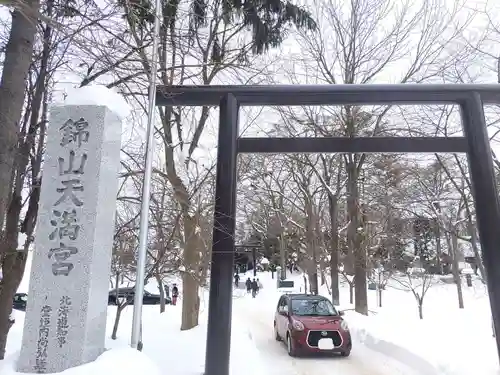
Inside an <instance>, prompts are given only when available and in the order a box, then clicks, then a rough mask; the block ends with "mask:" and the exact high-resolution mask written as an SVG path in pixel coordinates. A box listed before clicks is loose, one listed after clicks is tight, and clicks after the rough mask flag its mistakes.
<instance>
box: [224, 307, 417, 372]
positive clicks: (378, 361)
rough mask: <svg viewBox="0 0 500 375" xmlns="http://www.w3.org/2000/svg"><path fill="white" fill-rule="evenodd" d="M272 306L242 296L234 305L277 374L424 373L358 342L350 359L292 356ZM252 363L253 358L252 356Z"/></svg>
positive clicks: (265, 360) (236, 314)
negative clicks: (278, 333)
mask: <svg viewBox="0 0 500 375" xmlns="http://www.w3.org/2000/svg"><path fill="white" fill-rule="evenodd" d="M270 311H272V310H270V309H269V307H263V306H262V305H259V301H258V298H257V299H255V300H253V299H251V298H241V299H240V298H239V299H237V300H236V301H235V303H234V306H233V319H235V320H236V319H237V320H238V321H240V322H241V323H240V324H245V325H246V326H247V328H248V335H249V336H250V338H251V339H252V340H253V341H254V342H255V345H256V346H257V348H258V350H259V351H260V353H261V357H262V358H261V360H262V361H263V364H264V366H265V367H267V368H270V369H273V371H272V372H273V374H277V375H285V374H286V375H333V374H341V375H421V374H417V373H416V372H415V371H412V370H410V369H408V368H406V366H404V365H403V364H400V363H399V362H396V361H394V360H392V359H390V358H387V357H386V356H384V355H381V354H378V353H376V352H374V351H372V350H370V349H368V348H366V347H364V346H363V345H362V344H361V343H357V342H354V343H353V350H352V352H351V356H350V357H349V358H342V357H319V358H318V357H312V358H307V357H305V358H304V357H302V358H291V357H289V356H288V354H287V352H286V348H285V347H284V344H282V343H279V342H276V340H275V339H274V336H273V316H272V313H271V314H270ZM250 362H251V359H250Z"/></svg>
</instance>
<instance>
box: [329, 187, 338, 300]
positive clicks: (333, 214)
mask: <svg viewBox="0 0 500 375" xmlns="http://www.w3.org/2000/svg"><path fill="white" fill-rule="evenodd" d="M328 212H329V214H330V227H331V229H330V280H331V288H332V302H333V304H334V305H335V306H338V305H340V288H339V272H338V269H339V249H338V248H339V228H338V197H337V196H336V195H333V194H328Z"/></svg>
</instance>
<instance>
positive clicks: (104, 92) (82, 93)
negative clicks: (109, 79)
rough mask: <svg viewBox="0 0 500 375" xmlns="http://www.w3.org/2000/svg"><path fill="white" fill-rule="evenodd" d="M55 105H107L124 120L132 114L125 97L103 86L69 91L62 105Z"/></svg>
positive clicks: (91, 86) (90, 86)
mask: <svg viewBox="0 0 500 375" xmlns="http://www.w3.org/2000/svg"><path fill="white" fill-rule="evenodd" d="M54 104H55V105H105V106H106V107H108V108H109V109H110V110H111V111H112V112H114V113H115V114H116V115H118V116H119V117H120V118H121V119H122V120H123V119H125V118H126V117H127V116H128V115H129V114H130V112H131V107H130V106H129V105H128V103H127V102H126V101H125V99H124V98H123V96H121V95H120V94H118V93H117V92H115V91H114V90H112V89H108V88H107V87H105V86H102V85H89V86H84V87H80V88H74V89H71V90H69V91H68V95H67V97H66V98H65V99H64V101H63V102H62V103H54Z"/></svg>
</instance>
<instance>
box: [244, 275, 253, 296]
mask: <svg viewBox="0 0 500 375" xmlns="http://www.w3.org/2000/svg"><path fill="white" fill-rule="evenodd" d="M245 286H246V287H247V293H248V294H250V292H251V291H252V280H250V278H248V279H247V281H245Z"/></svg>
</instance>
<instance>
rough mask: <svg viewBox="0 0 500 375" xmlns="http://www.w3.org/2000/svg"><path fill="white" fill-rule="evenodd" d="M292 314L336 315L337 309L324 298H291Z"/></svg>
mask: <svg viewBox="0 0 500 375" xmlns="http://www.w3.org/2000/svg"><path fill="white" fill-rule="evenodd" d="M292 314H293V315H299V316H336V315H338V312H337V310H335V307H333V305H332V303H331V302H330V301H328V300H326V299H312V298H307V299H292Z"/></svg>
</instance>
